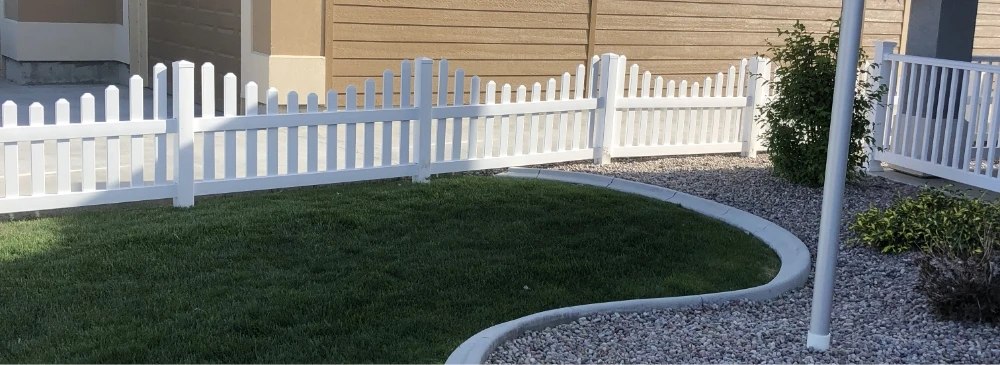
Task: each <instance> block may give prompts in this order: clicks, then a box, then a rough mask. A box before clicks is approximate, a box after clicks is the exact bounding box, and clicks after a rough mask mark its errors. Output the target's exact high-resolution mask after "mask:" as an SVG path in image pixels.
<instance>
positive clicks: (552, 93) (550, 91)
mask: <svg viewBox="0 0 1000 365" xmlns="http://www.w3.org/2000/svg"><path fill="white" fill-rule="evenodd" d="M553 100H556V79H549V84H548V85H546V88H545V101H553ZM554 121H555V114H553V113H545V127H544V128H545V129H544V130H543V131H542V141H544V143H543V144H542V152H551V151H552V131H553V129H554V128H555V125H554Z"/></svg>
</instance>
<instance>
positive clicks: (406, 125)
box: [399, 60, 413, 165]
mask: <svg viewBox="0 0 1000 365" xmlns="http://www.w3.org/2000/svg"><path fill="white" fill-rule="evenodd" d="M412 67H413V66H412V65H411V64H410V61H408V60H404V61H403V62H402V63H401V64H400V71H399V77H400V84H399V85H400V86H399V107H400V108H408V107H410V92H411V90H412V86H411V85H412V82H413V81H412V80H413V79H412V72H411V70H412ZM410 128H411V127H410V121H409V120H404V121H400V122H399V163H400V164H401V165H406V164H409V163H410Z"/></svg>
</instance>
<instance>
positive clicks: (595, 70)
mask: <svg viewBox="0 0 1000 365" xmlns="http://www.w3.org/2000/svg"><path fill="white" fill-rule="evenodd" d="M600 69H601V57H600V56H597V55H594V57H591V58H590V70H589V71H588V72H584V73H583V74H586V76H587V98H596V97H597V93H598V83H600V82H601V78H600V76H599V72H600ZM580 75H581V72H580V69H579V68H577V78H578V80H577V84H579V78H581V76H580ZM578 89H579V88H578ZM578 99H579V97H578ZM584 118H585V119H583V121H581V123H586V125H585V126H584V128H583V129H584V130H586V131H587V139H586V141H585V142H584V143H583V144H577V149H583V148H591V147H594V146H595V144H594V133H595V132H596V123H597V111H595V110H589V111H587V113H586V114H585V115H584Z"/></svg>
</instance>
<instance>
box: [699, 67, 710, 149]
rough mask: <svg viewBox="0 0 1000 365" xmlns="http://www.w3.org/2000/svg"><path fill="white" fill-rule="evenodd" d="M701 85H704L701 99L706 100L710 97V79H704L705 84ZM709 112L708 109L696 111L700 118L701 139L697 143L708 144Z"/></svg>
mask: <svg viewBox="0 0 1000 365" xmlns="http://www.w3.org/2000/svg"><path fill="white" fill-rule="evenodd" d="M702 85H704V88H703V89H702V90H701V97H702V98H708V97H709V96H710V95H711V94H710V93H711V90H712V78H711V77H706V78H705V83H704V84H702ZM710 110H711V109H709V108H701V109H700V110H699V111H698V113H699V115H700V116H701V138H700V141H699V142H698V143H708V141H709V137H710V136H711V131H710V130H709V127H710V126H711V124H712V122H711V121H710V120H709V114H711V113H710Z"/></svg>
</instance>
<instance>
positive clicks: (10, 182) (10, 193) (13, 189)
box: [0, 100, 21, 198]
mask: <svg viewBox="0 0 1000 365" xmlns="http://www.w3.org/2000/svg"><path fill="white" fill-rule="evenodd" d="M0 128H6V129H9V128H17V104H15V103H14V102H13V101H10V100H7V101H5V102H4V103H3V119H0ZM17 153H18V148H17V142H7V143H4V144H3V160H4V161H3V171H4V197H5V198H10V197H15V196H20V195H21V190H20V177H19V176H18V175H20V174H19V173H20V171H21V170H20V169H19V168H18V166H17V165H18V155H17Z"/></svg>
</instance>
